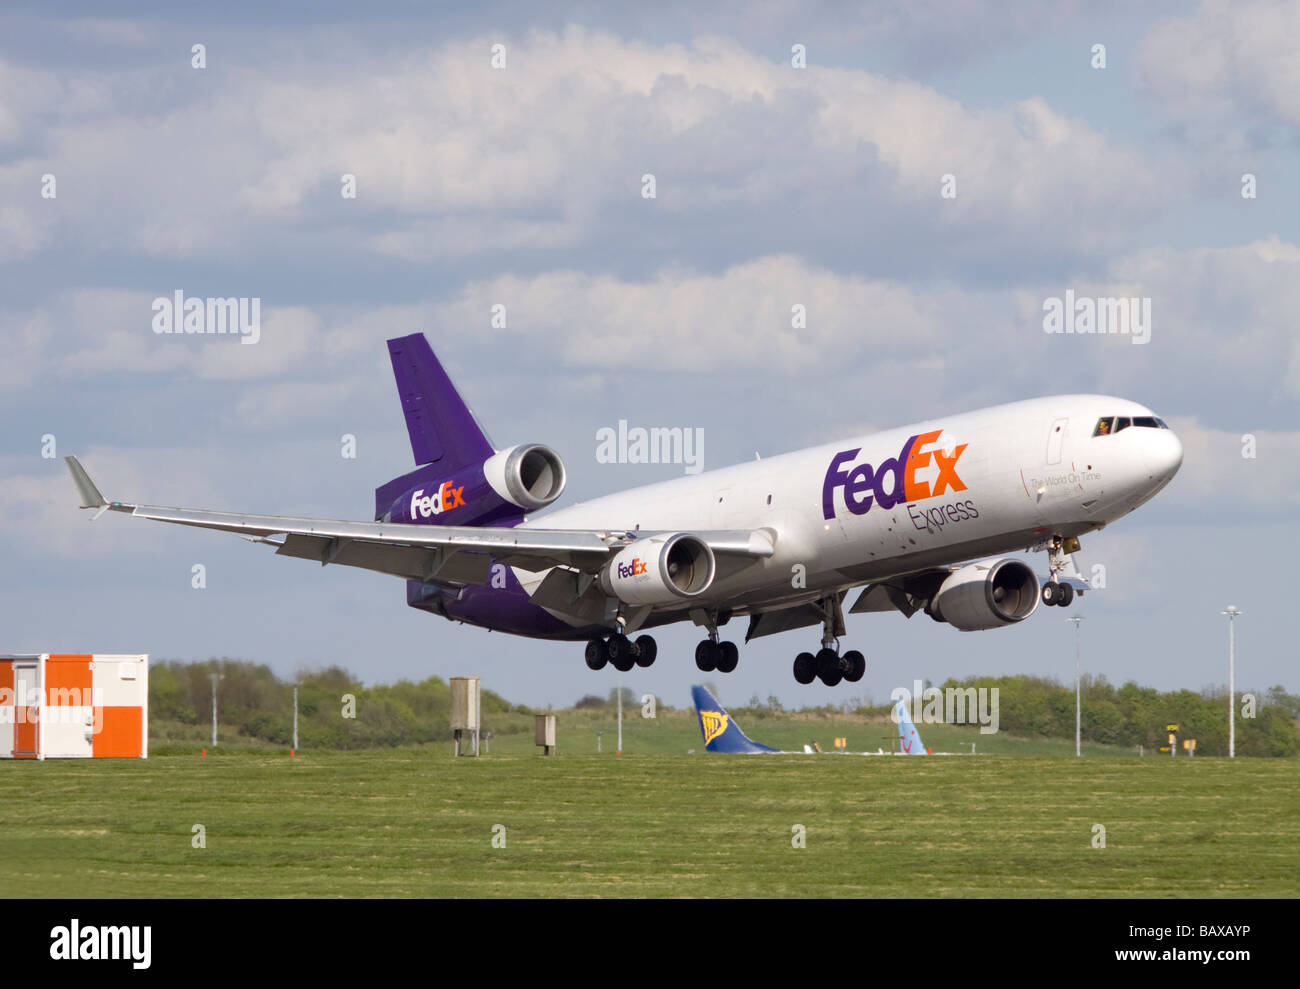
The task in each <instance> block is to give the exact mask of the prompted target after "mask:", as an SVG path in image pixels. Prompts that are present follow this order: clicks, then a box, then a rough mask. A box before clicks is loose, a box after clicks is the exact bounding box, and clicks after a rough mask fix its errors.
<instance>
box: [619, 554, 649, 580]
mask: <svg viewBox="0 0 1300 989" xmlns="http://www.w3.org/2000/svg"><path fill="white" fill-rule="evenodd" d="M645 567H646V561H645V560H643V559H641V558H640V557H639V556H634V557H632V562H631V563H620V564H619V565H618V575H619V576H620V577H635V576H637V574H643V573H645Z"/></svg>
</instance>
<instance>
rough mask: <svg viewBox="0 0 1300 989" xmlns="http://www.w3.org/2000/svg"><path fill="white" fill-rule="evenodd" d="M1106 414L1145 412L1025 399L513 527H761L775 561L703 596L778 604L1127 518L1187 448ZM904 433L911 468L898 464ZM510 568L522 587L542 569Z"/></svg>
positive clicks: (1065, 398) (1102, 401) (1112, 403)
mask: <svg viewBox="0 0 1300 989" xmlns="http://www.w3.org/2000/svg"><path fill="white" fill-rule="evenodd" d="M1108 417H1115V418H1114V421H1119V417H1128V418H1129V419H1130V420H1131V419H1134V418H1141V419H1144V420H1145V419H1150V420H1154V413H1152V412H1151V410H1149V409H1147V408H1145V407H1144V406H1141V405H1138V404H1137V403H1135V402H1131V401H1128V400H1125V399H1120V398H1110V397H1106V396H1101V395H1060V396H1052V397H1048V398H1037V399H1030V400H1027V401H1022V402H1014V403H1011V404H1007V405H999V406H995V407H992V408H987V409H981V410H978V411H975V412H967V413H962V414H958V415H950V416H944V417H942V418H939V419H934V420H930V421H927V422H922V423H917V424H915V425H911V426H904V427H900V428H897V429H890V430H886V431H885V432H881V433H873V434H871V435H868V436H859V437H855V438H852V439H846V440H841V441H837V442H834V443H827V444H824V445H822V446H817V447H811V448H808V449H805V450H799V451H797V452H794V453H787V454H783V455H780V456H774V457H770V458H765V459H762V460H755V461H752V462H747V463H742V464H736V465H735V466H731V467H725V468H722V469H719V470H715V471H708V472H705V473H701V474H696V475H689V476H686V477H681V478H676V479H673V480H671V481H664V482H661V483H658V484H651V485H647V486H645V487H640V488H635V489H632V490H629V491H625V492H621V493H619V494H613V495H608V496H605V497H601V498H597V499H594V500H592V501H588V502H585V503H582V504H578V505H574V506H572V507H569V508H563V509H559V510H556V511H552V512H549V513H547V514H546V515H545V516H541V517H536V518H531V519H529V520H528V521H526V522H524V523H523V525H524V526H525V527H528V526H531V527H536V528H574V529H580V528H592V529H614V530H624V529H634V528H640V529H641V530H642V531H644V532H665V531H670V532H677V531H683V532H691V531H704V530H715V531H716V530H756V529H763V530H767V534H768V535H769V536H770V537H771V539H772V542H773V544H774V549H775V551H774V552H773V554H772V555H771V556H769V557H767V558H765V559H762V560H760V561H758V562H757V563H755V564H754V565H752V566H746V567H743V568H740V569H738V570H737V571H735V572H734V573H731V574H728V575H721V574H720V575H719V579H718V580H717V581H716V582H715V584H714V585H713V587H712V588H711V589H710V592H709V594H708V599H709V601H710V603H712V604H714V605H722V604H725V605H726V606H727V607H730V608H733V609H735V610H737V611H745V610H750V609H753V608H755V607H758V606H774V605H784V604H788V603H792V602H795V601H798V600H803V599H810V598H814V597H817V596H819V594H823V593H825V592H826V591H827V590H830V589H833V588H838V587H849V586H853V585H857V584H862V583H864V582H867V581H875V580H883V579H885V578H888V577H892V576H897V575H900V574H906V573H912V572H916V571H920V570H923V569H927V568H931V567H936V566H945V565H949V564H954V563H962V562H966V561H969V560H973V559H978V558H981V557H985V556H991V555H994V554H1000V553H1009V552H1015V551H1018V550H1024V549H1028V548H1031V547H1032V545H1033V544H1034V543H1036V542H1037V541H1038V540H1040V539H1045V538H1047V537H1048V536H1052V535H1055V536H1066V537H1068V536H1078V535H1080V534H1082V533H1085V532H1089V531H1092V530H1095V529H1099V528H1101V527H1102V526H1105V525H1107V524H1108V523H1110V522H1113V521H1115V520H1116V519H1118V518H1119V517H1121V516H1123V515H1126V514H1128V513H1129V512H1131V511H1133V509H1135V508H1137V507H1138V506H1139V505H1141V504H1142V503H1143V502H1145V501H1146V500H1148V499H1149V498H1151V497H1152V496H1153V495H1155V494H1156V492H1158V491H1159V490H1160V489H1161V488H1162V487H1164V486H1165V485H1166V484H1167V483H1168V482H1169V480H1170V479H1171V478H1172V477H1173V475H1174V474H1175V473H1176V472H1177V470H1178V467H1179V465H1180V464H1181V462H1182V445H1181V443H1180V442H1179V440H1178V438H1177V436H1175V434H1174V433H1173V431H1172V430H1169V429H1167V428H1152V427H1146V426H1144V427H1139V426H1133V425H1131V426H1129V427H1128V428H1123V429H1122V430H1121V431H1115V432H1109V433H1107V434H1106V435H1094V433H1095V431H1096V430H1097V428H1098V422H1099V420H1102V419H1104V418H1108ZM1161 426H1162V427H1163V424H1161ZM1112 428H1113V427H1112ZM913 437H918V438H919V439H918V440H917V441H915V442H914V443H913V444H912V447H911V457H909V458H908V461H909V462H898V458H899V457H900V453H902V452H903V451H904V450H905V448H906V446H907V444H908V441H909V440H910V439H911V438H913ZM891 460H892V461H894V462H893V463H892V464H891ZM895 496H897V497H898V500H897V503H893V504H891V502H893V500H894V497H895ZM516 574H517V576H518V577H519V579H520V581H521V582H522V583H523V584H524V585H525V587H534V586H536V584H537V582H539V581H540V579H541V578H542V577H543V576H544V574H533V573H528V572H525V571H516Z"/></svg>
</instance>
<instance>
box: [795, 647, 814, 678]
mask: <svg viewBox="0 0 1300 989" xmlns="http://www.w3.org/2000/svg"><path fill="white" fill-rule="evenodd" d="M794 678H795V680H796V681H797V682H799V683H802V684H804V685H805V686H806V685H807V684H810V683H812V682H813V681H814V680H816V679H817V657H816V656H814V655H813V654H812V653H810V652H801V653H800V654H799V655H798V656H796V657H795V658H794Z"/></svg>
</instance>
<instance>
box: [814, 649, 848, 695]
mask: <svg viewBox="0 0 1300 989" xmlns="http://www.w3.org/2000/svg"><path fill="white" fill-rule="evenodd" d="M817 676H818V678H820V680H821V682H822V683H824V684H826V686H828V687H834V686H835V685H836V684H837V683H839V682H840V680H842V679H843V678H844V670H843V669H841V668H840V656H839V653H837V652H836V651H835V650H834V649H822V650H821V651H819V652H818V653H817Z"/></svg>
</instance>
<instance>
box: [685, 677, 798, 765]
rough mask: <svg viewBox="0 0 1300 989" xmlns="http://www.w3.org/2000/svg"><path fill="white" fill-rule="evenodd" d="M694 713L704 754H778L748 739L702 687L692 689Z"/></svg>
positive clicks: (775, 750) (774, 750) (715, 699)
mask: <svg viewBox="0 0 1300 989" xmlns="http://www.w3.org/2000/svg"><path fill="white" fill-rule="evenodd" d="M691 695H692V696H693V697H694V698H695V713H696V714H697V715H698V716H699V719H700V734H702V735H703V736H704V749H705V751H706V752H778V751H780V750H779V749H771V748H768V747H767V746H766V745H759V744H758V743H757V742H755V741H752V740H751V739H749V738H748V737H747V736H746V735H745V733H744V732H743V731H741V730H740V726H739V725H737V724H736V722H735V721H734V720H732V718H731V715H729V714H727V712H726V711H725V710H723V708H722V705H721V704H719V703H718V700H717V698H716V697H714V696H713V695H712V694H711V693H709V692H708V691H707V690H705V689H704V688H703V687H692V688H691Z"/></svg>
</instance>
